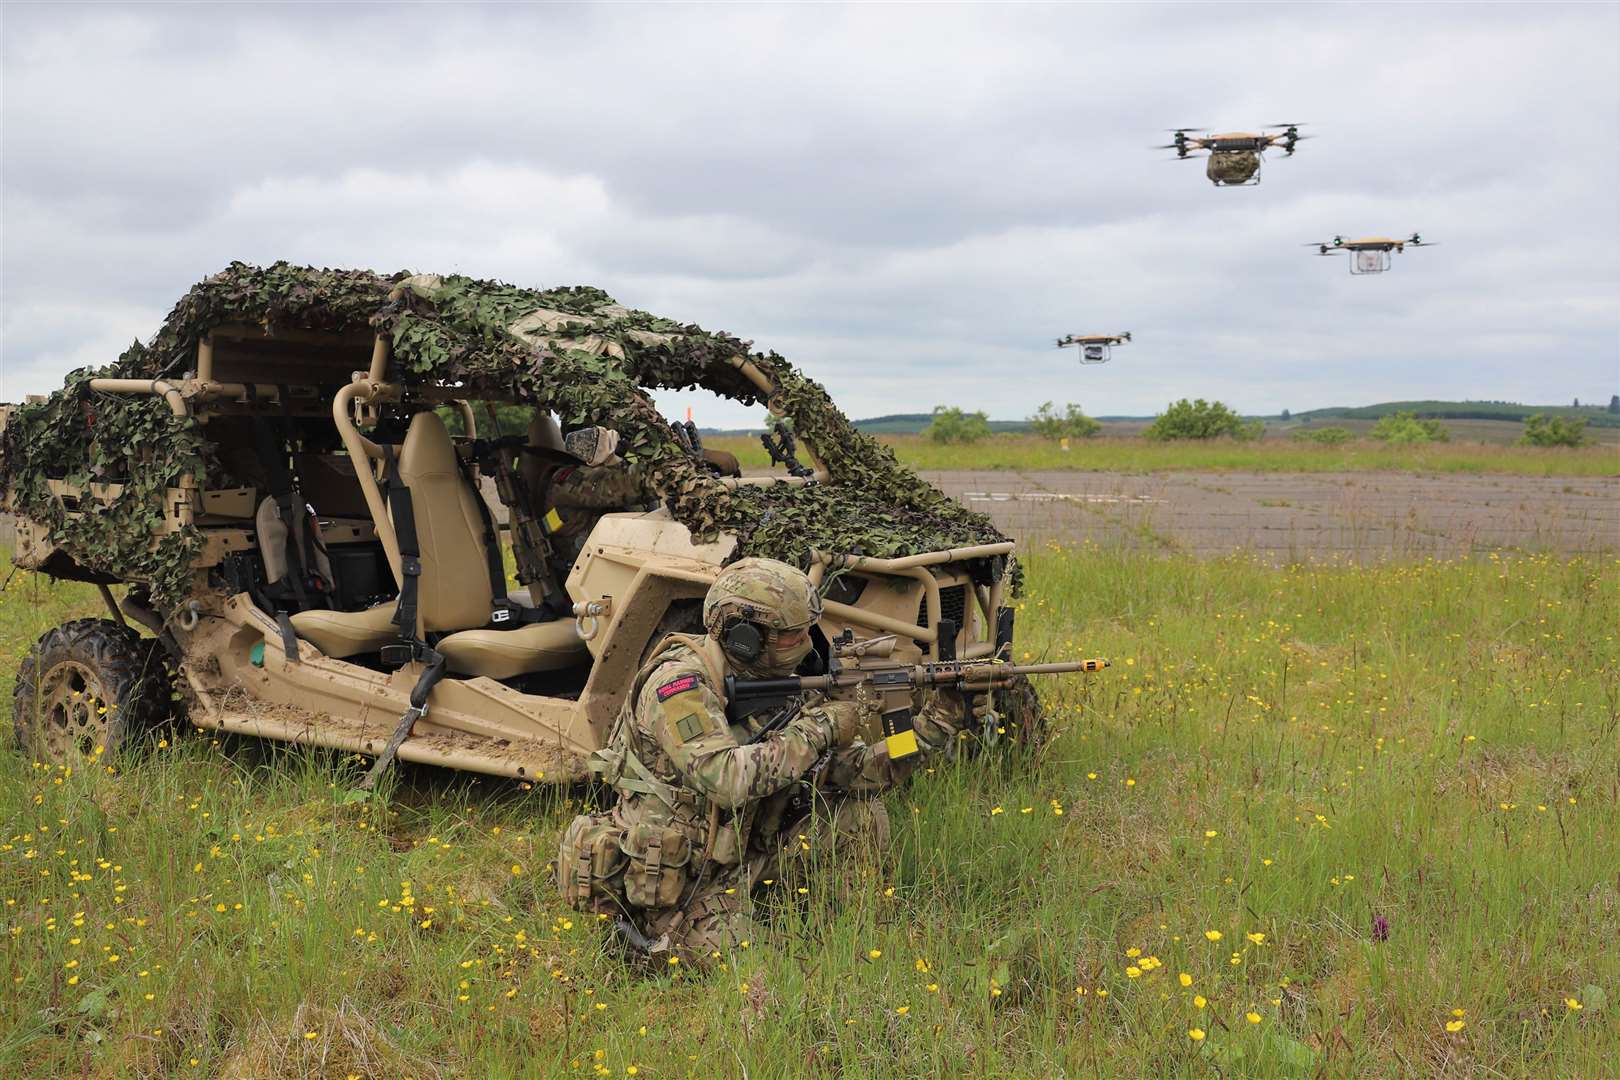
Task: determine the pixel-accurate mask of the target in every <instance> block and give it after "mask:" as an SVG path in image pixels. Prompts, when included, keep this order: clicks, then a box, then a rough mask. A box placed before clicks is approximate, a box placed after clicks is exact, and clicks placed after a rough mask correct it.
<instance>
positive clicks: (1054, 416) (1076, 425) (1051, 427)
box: [1029, 401, 1102, 439]
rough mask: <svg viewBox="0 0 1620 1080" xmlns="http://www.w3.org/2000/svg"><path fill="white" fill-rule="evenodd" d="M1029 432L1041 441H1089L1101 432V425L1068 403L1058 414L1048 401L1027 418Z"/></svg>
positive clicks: (1073, 404)
mask: <svg viewBox="0 0 1620 1080" xmlns="http://www.w3.org/2000/svg"><path fill="white" fill-rule="evenodd" d="M1029 430H1031V431H1033V432H1034V433H1035V434H1037V435H1039V436H1040V437H1041V438H1043V439H1089V438H1091V437H1092V436H1093V435H1095V434H1097V432H1099V431H1101V430H1102V425H1101V424H1099V423H1098V422H1097V421H1095V420H1093V419H1092V418H1091V417H1089V416H1087V415H1086V414H1085V413H1084V412H1082V411H1081V410H1080V406H1079V405H1076V404H1075V403H1074V402H1072V401H1071V402H1069V403H1068V404H1067V405H1065V406H1063V412H1062V413H1059V412H1058V411H1057V410H1056V409H1054V408H1053V407H1052V403H1051V402H1050V401H1048V402H1046V403H1044V404H1043V405H1042V406H1041V407H1040V408H1039V409H1037V410H1036V412H1035V415H1034V416H1031V417H1030V418H1029Z"/></svg>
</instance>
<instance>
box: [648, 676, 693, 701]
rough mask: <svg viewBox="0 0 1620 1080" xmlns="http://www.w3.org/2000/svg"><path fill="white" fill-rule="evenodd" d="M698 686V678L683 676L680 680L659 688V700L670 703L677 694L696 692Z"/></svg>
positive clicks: (674, 680)
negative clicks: (689, 691)
mask: <svg viewBox="0 0 1620 1080" xmlns="http://www.w3.org/2000/svg"><path fill="white" fill-rule="evenodd" d="M697 685H698V677H697V676H696V675H682V676H680V677H679V678H676V679H671V680H670V681H669V682H667V683H665V684H664V685H662V686H660V687H659V688H658V690H657V694H658V700H659V701H668V700H669V699H670V698H672V697H674V696H675V695H676V694H684V693H686V692H687V691H688V690H696V689H697Z"/></svg>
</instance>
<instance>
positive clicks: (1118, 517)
mask: <svg viewBox="0 0 1620 1080" xmlns="http://www.w3.org/2000/svg"><path fill="white" fill-rule="evenodd" d="M923 476H924V478H925V479H927V480H928V481H929V482H931V483H933V484H934V485H936V486H937V487H939V488H940V489H941V490H943V491H944V492H946V493H947V494H949V495H950V496H951V497H953V498H954V499H956V500H957V501H958V502H960V503H961V504H963V505H964V506H967V507H969V508H970V509H973V510H979V511H982V512H984V513H987V514H989V515H990V516H991V518H992V519H993V520H994V521H995V523H996V525H997V527H999V528H1000V529H1001V530H1002V531H1004V532H1006V533H1007V534H1008V535H1010V536H1012V537H1013V538H1014V539H1016V540H1018V541H1020V542H1021V543H1023V544H1024V545H1025V546H1029V545H1032V544H1041V543H1049V542H1056V543H1061V544H1063V545H1065V546H1078V545H1080V544H1084V543H1087V542H1090V543H1095V544H1099V545H1103V546H1109V547H1117V546H1125V547H1133V548H1143V549H1148V550H1169V551H1182V552H1186V553H1189V554H1193V555H1200V556H1217V555H1225V554H1230V553H1233V552H1248V553H1253V554H1257V555H1260V556H1262V557H1264V558H1267V559H1271V560H1275V561H1278V562H1287V561H1294V560H1299V561H1309V560H1329V559H1346V560H1350V561H1356V562H1363V561H1378V560H1381V559H1387V558H1396V557H1405V558H1410V557H1425V556H1433V557H1437V558H1454V557H1456V556H1459V555H1467V554H1472V553H1480V552H1489V551H1502V550H1525V551H1554V552H1559V553H1564V554H1573V553H1583V552H1584V553H1596V552H1608V551H1615V550H1620V480H1617V479H1614V478H1573V477H1562V476H1560V477H1539V476H1500V475H1492V476H1460V475H1445V476H1412V475H1407V474H1398V473H1219V474H1216V473H1154V474H1150V475H1133V474H1124V473H1081V472H1008V471H995V472H988V471H987V472H933V473H924V474H923Z"/></svg>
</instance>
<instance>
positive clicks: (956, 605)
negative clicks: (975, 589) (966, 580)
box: [917, 585, 967, 632]
mask: <svg viewBox="0 0 1620 1080" xmlns="http://www.w3.org/2000/svg"><path fill="white" fill-rule="evenodd" d="M939 606H940V607H941V608H943V609H944V610H943V611H941V612H940V617H941V618H946V619H949V620H951V621H952V622H954V623H955V624H956V629H957V631H958V632H960V631H961V629H962V616H963V614H964V613H965V612H966V611H967V586H966V585H947V586H945V587H944V588H942V589H940V590H939ZM932 614H933V613H932V612H930V611H929V610H928V597H927V596H924V597H923V598H922V599H921V600H919V601H918V602H917V625H918V626H921V627H929V626H932V625H933V624H934V619H933V617H932Z"/></svg>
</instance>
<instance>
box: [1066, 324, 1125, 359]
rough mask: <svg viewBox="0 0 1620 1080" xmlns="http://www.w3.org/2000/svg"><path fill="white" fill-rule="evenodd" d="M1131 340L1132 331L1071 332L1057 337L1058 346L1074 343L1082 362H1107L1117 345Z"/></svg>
mask: <svg viewBox="0 0 1620 1080" xmlns="http://www.w3.org/2000/svg"><path fill="white" fill-rule="evenodd" d="M1129 340H1131V332H1130V331H1129V330H1127V331H1125V332H1124V333H1123V334H1070V335H1068V336H1067V337H1060V338H1058V339H1057V347H1058V348H1060V349H1061V348H1063V347H1064V346H1066V345H1073V346H1075V348H1077V349H1078V350H1079V352H1080V362H1081V363H1082V364H1106V363H1108V361H1109V358H1110V357H1111V356H1112V352H1113V347H1114V346H1115V345H1123V344H1125V343H1126V342H1127V341H1129Z"/></svg>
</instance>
